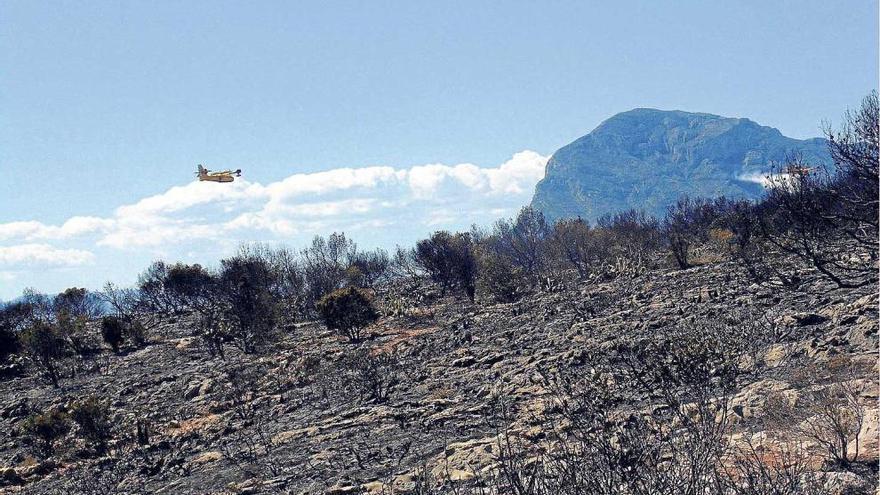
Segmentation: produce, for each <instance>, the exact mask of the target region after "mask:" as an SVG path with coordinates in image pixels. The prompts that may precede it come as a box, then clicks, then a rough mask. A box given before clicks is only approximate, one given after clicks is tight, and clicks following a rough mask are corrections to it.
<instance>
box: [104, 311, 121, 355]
mask: <svg viewBox="0 0 880 495" xmlns="http://www.w3.org/2000/svg"><path fill="white" fill-rule="evenodd" d="M101 337H103V338H104V342H106V343H107V345H109V346H110V347H111V348H112V349H113V352H119V347H120V346H121V345H122V343H123V342H124V341H125V323H124V322H123V321H122V320H121V319H120V318H118V317H116V316H105V317H104V318H101Z"/></svg>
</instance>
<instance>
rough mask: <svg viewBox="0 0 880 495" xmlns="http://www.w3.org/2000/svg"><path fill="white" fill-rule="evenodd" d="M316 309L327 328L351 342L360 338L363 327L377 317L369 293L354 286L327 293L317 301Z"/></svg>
mask: <svg viewBox="0 0 880 495" xmlns="http://www.w3.org/2000/svg"><path fill="white" fill-rule="evenodd" d="M317 309H318V313H319V314H320V315H321V318H323V319H324V323H326V324H327V327H328V328H330V329H331V330H335V331H336V332H338V333H339V334H340V335H343V336H345V337H348V339H349V340H351V341H352V342H356V341H358V340H360V339H361V333H362V332H363V329H364V328H365V327H366V326H368V325H369V324H371V323H373V322H374V321H376V320H377V319H378V318H379V314H378V313H377V312H376V310H375V308H373V302H372V300H371V298H370V296H369V294H368V293H367V292H366V291H365V290H363V289H357V288H354V287H347V288H345V289H337V290H335V291H333V292H331V293H330V294H327V295H326V296H324V297H323V298H321V300H320V301H318V304H317Z"/></svg>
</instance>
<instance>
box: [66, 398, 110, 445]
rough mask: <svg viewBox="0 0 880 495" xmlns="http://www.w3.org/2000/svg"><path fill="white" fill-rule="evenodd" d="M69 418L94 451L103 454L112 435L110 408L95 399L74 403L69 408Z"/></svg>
mask: <svg viewBox="0 0 880 495" xmlns="http://www.w3.org/2000/svg"><path fill="white" fill-rule="evenodd" d="M70 418H71V419H73V421H74V422H75V423H76V424H77V425H78V426H79V431H80V434H81V435H82V436H83V438H85V439H86V440H89V441H91V442H92V443H93V444H94V446H95V450H96V451H98V452H99V453H100V452H104V451H105V450H106V448H107V441H108V440H110V437H111V435H112V430H113V428H112V424H111V422H110V407H109V406H108V404H107V403H106V402H103V401H101V400H99V399H98V398H97V397H94V396H90V397H86V398H85V399H82V400H79V401H76V402H74V403H73V405H72V406H71V407H70Z"/></svg>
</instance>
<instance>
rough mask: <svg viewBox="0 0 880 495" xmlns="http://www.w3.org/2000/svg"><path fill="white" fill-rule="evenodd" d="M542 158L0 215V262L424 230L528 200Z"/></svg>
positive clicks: (325, 175)
mask: <svg viewBox="0 0 880 495" xmlns="http://www.w3.org/2000/svg"><path fill="white" fill-rule="evenodd" d="M547 159H548V157H545V156H542V155H540V154H538V153H535V152H533V151H522V152H519V153H516V154H514V155H513V157H511V158H510V159H509V160H507V161H505V162H504V163H501V164H500V165H498V166H497V167H479V166H477V165H474V164H470V163H463V164H458V165H444V164H440V163H436V164H426V165H418V166H412V167H409V168H395V167H388V166H375V167H363V168H338V169H333V170H326V171H321V172H314V173H304V174H303V173H299V174H294V175H290V176H288V177H285V178H283V179H281V180H279V181H276V182H271V183H268V184H265V185H264V184H261V183H259V182H251V181H249V180H247V179H246V178H241V179H238V180H236V181H235V182H233V183H230V184H216V183H210V182H198V181H194V182H191V183H188V184H185V185H181V186H175V187H172V188H170V189H168V190H166V191H165V192H162V193H160V194H156V195H153V196H149V197H145V198H141V199H139V200H137V201H135V202H133V203H131V204H125V205H121V206H119V207H117V208H116V209H115V210H114V211H112V212H109V213H108V214H107V215H106V216H100V217H97V216H71V217H70V218H68V219H67V220H66V221H64V222H63V223H61V224H58V225H51V224H46V223H42V222H40V221H38V220H34V219H22V220H16V221H12V222H7V223H0V270H13V271H14V270H20V272H19V273H18V275H17V276H16V279H22V278H26V277H24V276H23V275H26V274H27V273H26V272H21V270H26V269H33V268H34V267H38V266H46V267H77V266H84V265H88V264H95V263H97V261H96V259H97V258H96V256H95V253H96V252H99V251H100V252H102V253H112V252H117V251H119V252H124V253H138V252H141V253H149V254H150V255H155V253H156V252H160V253H162V254H163V255H164V256H165V257H168V258H174V257H176V256H178V255H183V253H185V252H186V251H187V250H191V249H192V246H194V245H198V244H200V243H211V244H212V245H216V244H217V243H222V244H223V245H235V244H238V243H239V242H242V241H249V240H264V241H284V242H288V243H290V244H292V245H301V244H304V243H305V241H307V239H308V238H309V237H311V236H313V235H316V234H327V233H330V232H332V231H345V232H351V233H352V234H353V236H354V237H355V238H356V239H359V240H360V239H362V238H364V237H366V238H371V239H368V240H371V241H372V242H370V243H371V244H375V245H382V244H383V243H385V244H387V241H388V240H394V239H399V240H400V242H406V241H407V240H408V239H409V238H415V236H420V235H424V234H425V233H426V232H430V231H431V230H437V229H443V228H449V229H454V228H466V227H467V226H469V225H470V224H471V223H481V222H488V221H491V220H493V219H495V218H498V217H499V216H503V215H510V214H512V213H513V212H515V211H516V210H517V209H518V208H519V207H521V206H523V205H525V204H527V203H528V202H529V201H530V199H531V194H532V191H533V190H534V186H535V184H536V183H537V182H538V180H540V179H541V178H542V177H543V175H544V168H545V165H546V163H547ZM101 258H102V259H103V257H101ZM205 261H208V260H205ZM7 273H9V272H7ZM7 278H9V277H8V276H7Z"/></svg>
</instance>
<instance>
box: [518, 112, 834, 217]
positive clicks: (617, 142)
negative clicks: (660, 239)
mask: <svg viewBox="0 0 880 495" xmlns="http://www.w3.org/2000/svg"><path fill="white" fill-rule="evenodd" d="M793 153H798V154H800V155H802V156H803V157H804V158H805V159H806V160H808V161H810V162H813V163H817V164H818V163H821V164H828V163H830V157H829V155H828V152H827V150H826V148H825V141H824V140H823V139H820V138H815V139H807V140H797V139H792V138H788V137H785V136H783V135H782V133H780V132H779V131H778V130H777V129H774V128H772V127H765V126H761V125H758V124H757V123H755V122H752V121H751V120H748V119H735V118H727V117H720V116H718V115H710V114H705V113H688V112H680V111H663V110H654V109H649V108H639V109H635V110H631V111H629V112H624V113H620V114H617V115H615V116H614V117H611V118H610V119H608V120H606V121H605V122H603V123H602V124H601V125H599V127H597V128H596V129H595V130H593V131H592V132H591V133H589V134H587V135H586V136H584V137H582V138H580V139H578V140H576V141H574V142H573V143H571V144H569V145H567V146H564V147H563V148H561V149H560V150H558V151H557V152H556V153H554V154H553V157H552V158H551V159H550V161H549V162H548V164H547V171H546V175H545V177H544V179H543V180H541V182H539V183H538V185H537V187H536V188H535V196H534V199H533V200H532V206H534V207H536V208H538V209H540V210H541V211H543V212H544V214H545V215H546V216H547V217H549V218H551V219H558V218H568V217H578V216H580V217H582V218H585V219H588V220H591V221H595V220H596V219H597V218H599V217H601V216H602V215H605V214H613V213H616V212H619V211H623V210H627V209H630V208H640V209H644V210H645V211H647V212H648V213H651V214H654V215H656V216H662V215H663V214H664V213H665V211H666V207H667V206H668V205H670V204H672V203H674V202H675V201H676V199H678V198H679V197H680V196H681V195H683V194H687V195H690V196H702V197H715V196H721V195H725V196H729V197H736V198H757V197H759V196H760V195H761V194H762V191H763V186H762V185H761V179H762V178H763V177H765V176H766V174H768V173H769V172H771V171H772V170H773V169H774V167H777V166H778V165H779V164H780V163H781V162H782V161H783V160H784V159H785V158H786V156H787V155H790V154H793Z"/></svg>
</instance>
